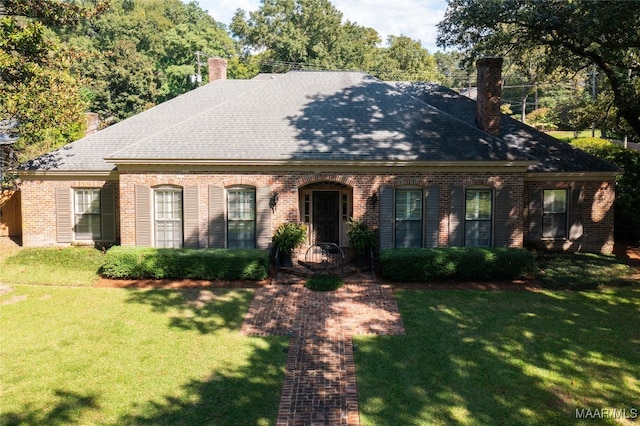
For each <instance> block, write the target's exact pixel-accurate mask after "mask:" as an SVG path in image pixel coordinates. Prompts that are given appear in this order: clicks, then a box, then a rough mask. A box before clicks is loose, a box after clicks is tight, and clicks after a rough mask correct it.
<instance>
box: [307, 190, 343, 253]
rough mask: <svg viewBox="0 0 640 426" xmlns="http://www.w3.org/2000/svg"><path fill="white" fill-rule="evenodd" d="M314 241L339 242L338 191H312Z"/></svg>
mask: <svg viewBox="0 0 640 426" xmlns="http://www.w3.org/2000/svg"><path fill="white" fill-rule="evenodd" d="M313 237H314V241H313V242H314V243H335V244H338V245H339V244H340V192H338V191H314V192H313Z"/></svg>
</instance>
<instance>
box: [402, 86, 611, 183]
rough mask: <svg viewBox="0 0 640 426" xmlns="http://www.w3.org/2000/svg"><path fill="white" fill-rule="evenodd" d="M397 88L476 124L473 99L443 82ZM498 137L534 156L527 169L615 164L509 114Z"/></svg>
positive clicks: (595, 168) (593, 168)
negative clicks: (533, 160) (532, 163)
mask: <svg viewBox="0 0 640 426" xmlns="http://www.w3.org/2000/svg"><path fill="white" fill-rule="evenodd" d="M397 87H398V89H399V90H402V91H403V92H405V93H411V94H413V95H415V96H417V97H418V98H419V99H421V100H423V101H424V102H426V103H428V104H430V105H433V106H434V107H435V108H438V109H439V110H441V111H443V112H446V113H448V114H451V115H453V116H455V117H456V118H458V119H459V120H461V121H464V122H466V123H467V124H468V125H474V124H475V110H476V102H475V101H474V100H471V99H469V98H467V97H465V96H461V95H460V94H458V93H456V92H454V91H453V90H450V89H447V88H445V87H442V86H438V85H434V84H425V83H403V84H398V85H397ZM499 136H500V138H502V139H503V140H505V141H506V142H508V143H509V144H510V145H511V146H513V147H515V148H516V149H518V150H519V151H520V152H525V153H527V154H530V155H531V156H533V157H535V158H536V159H537V160H538V162H537V164H535V165H532V166H529V169H528V170H529V171H530V172H534V173H537V172H614V171H617V170H618V168H617V167H616V166H615V165H613V164H611V163H608V162H606V161H603V160H601V159H599V158H597V157H595V156H593V155H591V154H588V153H586V152H584V151H582V150H580V149H577V148H573V147H572V146H571V145H569V144H568V143H565V142H562V141H560V140H558V139H556V138H554V137H552V136H549V135H547V134H546V133H544V132H540V131H538V130H536V129H534V128H533V127H530V126H527V125H526V124H523V123H521V122H520V121H518V120H514V119H513V118H511V117H509V116H508V115H504V114H503V115H502V117H501V119H500V135H499Z"/></svg>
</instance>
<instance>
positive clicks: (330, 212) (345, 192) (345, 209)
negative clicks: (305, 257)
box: [299, 181, 353, 247]
mask: <svg viewBox="0 0 640 426" xmlns="http://www.w3.org/2000/svg"><path fill="white" fill-rule="evenodd" d="M299 194H300V219H301V221H302V222H303V223H304V224H305V225H307V238H308V239H307V244H308V245H312V244H316V243H334V244H337V245H339V246H340V247H346V246H347V244H348V242H347V241H348V238H347V229H348V228H349V218H350V217H351V216H352V214H353V213H352V208H351V205H352V201H351V200H352V190H351V188H350V187H348V186H347V185H343V184H341V183H337V182H329V181H323V182H315V183H311V184H309V185H306V186H304V187H302V188H300V192H299Z"/></svg>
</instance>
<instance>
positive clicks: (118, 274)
mask: <svg viewBox="0 0 640 426" xmlns="http://www.w3.org/2000/svg"><path fill="white" fill-rule="evenodd" d="M100 272H101V274H102V275H104V276H106V277H108V278H132V279H141V278H153V279H162V278H174V279H182V278H186V279H203V280H240V279H242V280H263V279H265V278H266V277H267V276H268V275H269V255H268V253H267V252H266V251H265V250H257V249H254V250H223V249H215V250H214V249H202V250H195V249H161V248H151V247H120V246H115V247H112V248H110V249H109V250H108V251H107V253H106V255H105V262H104V265H103V267H102V269H101V271H100Z"/></svg>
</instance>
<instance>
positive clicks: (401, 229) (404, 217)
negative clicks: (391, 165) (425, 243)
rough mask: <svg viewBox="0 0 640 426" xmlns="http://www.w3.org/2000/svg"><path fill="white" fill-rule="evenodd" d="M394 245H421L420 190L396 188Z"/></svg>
mask: <svg viewBox="0 0 640 426" xmlns="http://www.w3.org/2000/svg"><path fill="white" fill-rule="evenodd" d="M395 212H396V217H395V224H396V229H395V233H396V235H395V240H396V247H422V190H421V189H397V190H396V209H395Z"/></svg>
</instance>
